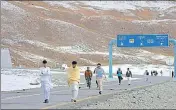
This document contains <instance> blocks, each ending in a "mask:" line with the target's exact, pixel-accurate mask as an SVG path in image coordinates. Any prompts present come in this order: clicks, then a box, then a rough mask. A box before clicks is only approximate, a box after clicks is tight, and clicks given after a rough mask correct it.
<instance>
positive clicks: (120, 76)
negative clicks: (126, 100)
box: [117, 68, 122, 85]
mask: <svg viewBox="0 0 176 110" xmlns="http://www.w3.org/2000/svg"><path fill="white" fill-rule="evenodd" d="M117 76H118V79H119V85H120V84H121V80H122V71H121V69H120V68H119V69H118V70H117Z"/></svg>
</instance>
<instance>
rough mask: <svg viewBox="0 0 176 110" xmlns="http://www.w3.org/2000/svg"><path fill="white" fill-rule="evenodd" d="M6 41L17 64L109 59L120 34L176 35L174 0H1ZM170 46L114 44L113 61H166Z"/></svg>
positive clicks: (175, 6) (85, 61)
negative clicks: (110, 43)
mask: <svg viewBox="0 0 176 110" xmlns="http://www.w3.org/2000/svg"><path fill="white" fill-rule="evenodd" d="M1 13H2V15H1V23H2V25H1V35H2V39H1V43H2V47H8V48H9V49H10V52H11V56H12V62H13V64H14V66H19V65H23V66H26V67H38V65H39V62H41V60H43V59H47V60H48V61H49V65H50V66H52V67H55V66H56V63H59V64H62V63H67V64H70V62H71V61H72V60H78V62H79V64H80V65H94V64H96V63H97V62H101V63H102V64H107V63H108V42H109V41H110V40H111V39H115V38H116V36H117V34H136V33H138V34H148V33H150V34H152V33H155V34H156V33H158V34H169V35H170V37H175V36H176V31H175V30H174V29H175V26H176V2H174V1H59V2H58V1H2V2H1ZM171 50H172V47H170V48H167V49H166V48H158V49H154V48H145V49H142V48H141V49H128V48H115V47H114V53H113V58H114V62H113V63H116V64H117V63H118V64H119V63H123V64H126V63H128V64H129V63H135V64H140V63H147V64H150V63H152V64H158V63H160V64H165V61H166V59H167V58H168V57H169V56H173V52H172V51H171Z"/></svg>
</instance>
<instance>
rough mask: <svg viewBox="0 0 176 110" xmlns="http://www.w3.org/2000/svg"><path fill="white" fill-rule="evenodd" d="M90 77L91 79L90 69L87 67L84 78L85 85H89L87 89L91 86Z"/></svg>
mask: <svg viewBox="0 0 176 110" xmlns="http://www.w3.org/2000/svg"><path fill="white" fill-rule="evenodd" d="M91 79H92V71H91V70H90V68H89V67H87V70H86V71H85V80H86V83H87V87H89V89H90V86H91Z"/></svg>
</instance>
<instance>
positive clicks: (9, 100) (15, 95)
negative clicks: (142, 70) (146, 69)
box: [1, 76, 171, 109]
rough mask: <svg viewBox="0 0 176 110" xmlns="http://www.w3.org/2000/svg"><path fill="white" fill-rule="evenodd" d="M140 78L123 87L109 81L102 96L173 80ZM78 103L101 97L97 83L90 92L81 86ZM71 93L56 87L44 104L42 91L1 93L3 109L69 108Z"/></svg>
mask: <svg viewBox="0 0 176 110" xmlns="http://www.w3.org/2000/svg"><path fill="white" fill-rule="evenodd" d="M133 77H134V78H139V79H137V80H133V81H132V82H131V83H132V84H131V85H130V86H128V84H127V81H126V80H124V81H122V84H121V85H118V83H117V81H108V82H105V83H104V87H103V88H104V91H103V92H102V94H107V93H108V94H109V93H114V92H116V91H120V90H126V89H131V88H134V87H138V86H147V85H150V84H157V83H161V82H165V81H167V80H171V78H170V77H159V76H157V77H154V76H153V77H150V81H151V82H150V81H149V82H145V81H144V79H143V77H142V76H133ZM80 86H81V89H80V91H79V97H78V102H79V101H83V100H84V99H86V98H88V97H89V98H91V97H94V96H99V94H98V90H97V89H96V84H95V81H93V84H92V88H91V89H90V90H89V89H88V88H87V87H86V86H85V85H80ZM70 97H71V92H70V91H69V88H68V87H55V88H53V89H52V91H51V97H50V103H48V104H44V103H43V94H42V90H41V89H39V88H38V89H37V88H36V89H29V90H25V91H12V92H1V108H2V109H49V108H50V109H52V108H53V109H54V108H59V106H63V105H65V106H67V105H66V104H67V103H69V102H70Z"/></svg>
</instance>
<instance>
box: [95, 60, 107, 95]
mask: <svg viewBox="0 0 176 110" xmlns="http://www.w3.org/2000/svg"><path fill="white" fill-rule="evenodd" d="M95 74H96V80H97V82H98V88H99V94H102V90H103V75H104V77H105V78H106V75H105V72H104V69H103V68H102V67H101V64H100V63H98V64H97V67H96V68H95Z"/></svg>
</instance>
